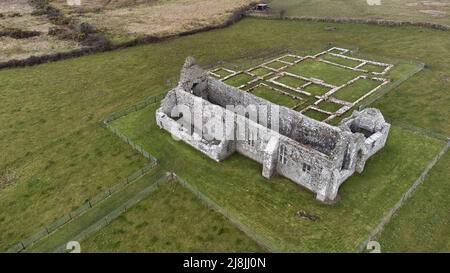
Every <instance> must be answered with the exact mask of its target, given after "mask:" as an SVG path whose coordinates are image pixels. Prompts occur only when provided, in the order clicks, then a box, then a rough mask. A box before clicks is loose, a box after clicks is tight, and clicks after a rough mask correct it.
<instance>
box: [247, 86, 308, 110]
mask: <svg viewBox="0 0 450 273" xmlns="http://www.w3.org/2000/svg"><path fill="white" fill-rule="evenodd" d="M251 93H252V94H253V95H255V96H258V97H261V98H263V99H266V100H268V101H270V102H273V103H275V104H278V105H281V106H286V107H288V108H292V107H294V106H296V105H297V104H299V103H300V101H299V100H295V99H293V98H292V97H290V96H286V95H282V94H280V93H278V92H276V91H274V90H272V89H270V88H268V87H266V86H260V87H257V88H255V89H253V90H252V91H251Z"/></svg>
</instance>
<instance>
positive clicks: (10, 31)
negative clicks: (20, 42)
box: [0, 28, 41, 39]
mask: <svg viewBox="0 0 450 273" xmlns="http://www.w3.org/2000/svg"><path fill="white" fill-rule="evenodd" d="M39 35H41V33H40V32H39V31H28V30H21V29H18V28H7V29H5V30H3V31H0V36H8V37H11V38H14V39H27V38H31V37H35V36H39Z"/></svg>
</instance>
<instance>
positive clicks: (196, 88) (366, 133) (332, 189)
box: [156, 58, 390, 202]
mask: <svg viewBox="0 0 450 273" xmlns="http://www.w3.org/2000/svg"><path fill="white" fill-rule="evenodd" d="M230 105H231V106H238V105H239V106H241V107H244V108H245V107H248V106H250V105H253V106H259V105H264V106H267V108H268V111H267V112H268V113H267V114H268V118H269V121H268V122H266V121H261V120H253V119H252V118H250V117H248V116H247V115H246V114H245V113H241V112H235V111H230V110H228V109H227V106H230ZM175 106H183V107H185V110H186V111H187V113H185V114H184V115H181V114H179V113H177V112H173V109H174V107H175ZM271 109H276V110H279V112H277V114H274V113H275V112H274V113H272V111H271ZM156 119H157V124H158V126H159V127H160V128H162V129H164V130H167V131H168V132H170V133H171V134H172V135H173V136H174V137H176V138H178V139H181V140H183V141H184V142H186V143H188V144H189V145H191V146H193V147H194V148H196V149H198V150H199V151H201V152H202V153H204V154H206V155H207V156H209V157H210V158H212V159H214V160H216V161H221V160H224V159H225V158H227V157H228V156H230V155H231V154H233V153H234V152H238V153H240V154H242V155H244V156H246V157H248V158H251V159H253V160H255V161H257V162H259V163H261V164H262V165H263V166H262V175H263V176H264V177H266V178H270V177H271V176H272V175H274V174H275V173H277V174H279V175H282V176H285V177H287V178H289V179H291V180H292V181H294V182H295V183H297V184H299V185H302V186H304V187H306V188H307V189H309V190H311V191H312V192H314V193H316V194H317V196H316V198H317V199H318V200H321V201H324V202H328V201H332V200H334V199H335V198H336V196H337V193H338V189H339V186H340V185H341V184H342V183H343V182H344V181H345V180H346V179H347V178H348V177H350V176H351V175H352V174H353V173H354V172H355V171H358V172H362V171H363V169H364V165H365V162H366V160H367V159H368V158H369V157H370V156H372V155H373V154H374V153H376V152H377V151H379V150H380V149H381V148H382V147H383V146H384V145H385V143H386V139H387V136H388V133H389V128H390V125H389V124H388V123H386V122H385V120H384V118H383V116H382V114H381V113H380V111H379V110H377V109H372V108H370V109H365V110H362V111H355V112H354V113H353V115H352V116H351V117H349V118H347V119H344V120H343V121H342V123H341V125H340V126H339V127H334V126H331V125H328V124H326V123H323V122H319V121H316V120H313V119H311V118H308V117H306V116H304V115H302V114H301V113H299V112H296V111H294V110H291V109H288V108H286V107H281V106H277V105H274V104H272V103H271V102H269V101H266V100H264V99H262V98H259V97H256V96H253V95H252V94H250V93H248V92H244V91H241V90H240V89H238V88H234V87H231V86H229V85H226V84H225V83H223V82H221V81H218V80H216V79H214V78H212V77H209V76H208V75H207V74H206V72H205V71H204V70H202V69H201V68H200V67H198V66H197V65H195V62H194V60H193V59H192V58H188V59H187V61H186V63H185V65H184V66H183V70H182V74H181V78H180V83H179V85H178V87H176V88H175V89H174V90H172V91H170V92H169V93H168V94H167V97H166V98H165V99H164V100H163V101H162V104H161V108H159V109H158V110H157V115H156ZM239 121H245V124H246V126H244V127H245V128H240V127H239V126H238V122H239ZM275 121H278V124H279V127H276V129H278V130H279V131H277V130H272V129H274V128H273V127H274V126H273V125H274V124H275ZM266 123H267V124H266ZM192 124H193V125H192ZM215 130H218V131H219V132H221V133H220V134H219V136H216V135H215V134H214V131H215ZM205 131H206V132H205Z"/></svg>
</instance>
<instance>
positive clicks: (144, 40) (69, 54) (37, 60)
mask: <svg viewBox="0 0 450 273" xmlns="http://www.w3.org/2000/svg"><path fill="white" fill-rule="evenodd" d="M255 4H256V2H251V3H249V4H248V5H244V6H242V7H241V8H237V9H236V10H234V11H233V12H232V13H231V14H230V16H229V17H228V18H227V19H226V20H225V21H224V22H222V23H219V24H212V25H207V26H204V27H200V28H198V29H193V30H188V31H183V32H180V33H176V34H170V35H165V36H155V35H146V36H143V37H139V38H136V39H133V40H130V41H126V42H122V43H117V44H108V45H100V46H96V47H83V48H78V49H74V50H69V51H66V52H60V53H51V54H44V55H39V56H30V57H27V58H25V59H12V60H9V61H6V62H0V70H1V69H9V68H16V67H29V66H34V65H39V64H44V63H51V62H57V61H62V60H67V59H72V58H77V57H82V56H88V55H93V54H97V53H102V52H111V51H116V50H120V49H125V48H129V47H134V46H138V45H147V44H154V43H159V42H163V41H167V40H170V39H174V38H179V37H184V36H190V35H195V34H198V33H203V32H208V31H211V30H215V29H223V28H227V27H229V26H231V25H233V24H235V23H237V22H239V21H240V20H242V19H243V18H245V17H246V16H247V12H248V10H250V9H252V8H253V7H254V6H255Z"/></svg>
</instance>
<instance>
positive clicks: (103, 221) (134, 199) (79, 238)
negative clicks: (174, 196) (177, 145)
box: [54, 176, 171, 252]
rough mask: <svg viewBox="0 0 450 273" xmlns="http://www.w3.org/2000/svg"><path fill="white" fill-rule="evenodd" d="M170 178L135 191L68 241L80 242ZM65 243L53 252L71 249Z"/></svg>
mask: <svg viewBox="0 0 450 273" xmlns="http://www.w3.org/2000/svg"><path fill="white" fill-rule="evenodd" d="M170 179H171V177H170V176H163V177H160V178H159V179H158V180H156V181H155V182H154V183H152V184H151V185H150V186H148V187H146V188H145V189H143V190H142V191H140V192H139V193H137V194H136V195H134V196H133V197H131V198H130V199H128V200H127V201H126V202H125V203H123V204H122V205H120V206H119V207H117V208H116V209H114V210H113V211H111V212H110V213H109V214H107V215H106V216H104V217H102V218H101V219H100V220H98V221H97V222H95V223H94V224H92V225H91V226H89V227H88V228H86V229H84V230H83V231H81V232H80V233H79V234H78V235H76V236H75V237H73V238H72V239H71V240H70V241H77V242H81V241H83V240H84V239H86V238H87V237H89V236H91V235H92V234H94V233H96V232H97V231H99V230H100V229H102V228H103V227H105V226H106V225H108V224H109V223H111V221H113V220H114V219H116V218H117V217H119V216H120V215H122V214H123V213H124V212H126V211H127V210H129V209H130V208H131V207H133V206H134V205H136V204H137V203H139V202H140V201H141V200H142V199H144V198H146V197H147V196H149V195H150V194H151V193H152V192H154V191H155V190H157V189H158V188H159V187H160V186H161V185H162V184H164V183H166V182H168V181H170ZM66 243H67V242H66ZM66 243H65V244H63V245H61V246H59V247H58V248H57V249H55V250H54V252H70V251H71V250H70V249H67V247H66Z"/></svg>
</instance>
